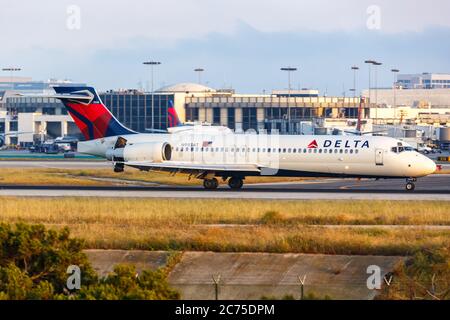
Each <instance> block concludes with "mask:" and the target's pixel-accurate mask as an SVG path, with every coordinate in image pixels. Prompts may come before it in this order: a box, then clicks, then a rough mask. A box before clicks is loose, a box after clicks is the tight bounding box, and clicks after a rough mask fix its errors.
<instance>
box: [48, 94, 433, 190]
mask: <svg viewBox="0 0 450 320" xmlns="http://www.w3.org/2000/svg"><path fill="white" fill-rule="evenodd" d="M54 89H55V91H56V95H54V96H53V97H54V98H57V99H60V100H61V101H62V102H63V103H64V105H65V107H66V108H67V110H68V112H69V114H70V115H71V116H72V118H73V119H74V121H75V123H76V124H77V126H78V127H79V129H80V130H81V132H82V133H83V135H84V137H85V139H86V141H84V142H80V143H79V145H78V151H79V152H81V153H86V154H91V155H96V156H100V157H104V158H106V159H108V160H110V161H112V162H113V163H114V170H115V171H116V172H121V171H123V170H124V167H125V166H130V167H134V168H138V169H140V170H146V171H149V170H159V171H168V172H172V173H177V172H183V173H188V174H190V175H191V176H194V177H196V178H198V179H201V180H203V185H204V187H205V189H216V188H217V187H218V185H219V181H218V179H222V180H223V181H227V182H228V185H229V187H230V188H232V189H240V188H242V186H243V183H244V180H245V177H247V176H283V177H341V178H373V179H406V182H407V183H406V190H408V191H412V190H414V188H415V184H414V182H415V181H416V180H417V178H419V177H423V176H426V175H429V174H431V173H433V172H434V171H435V170H436V164H435V163H434V162H433V161H432V160H430V159H429V158H427V157H426V156H424V155H422V154H420V153H418V152H416V151H415V150H414V149H413V148H412V147H411V146H409V145H408V144H406V143H404V142H402V141H400V140H396V139H393V138H388V137H381V136H313V135H312V136H290V135H285V136H280V135H255V134H248V135H247V134H235V133H232V132H231V133H220V132H218V131H217V132H214V131H213V132H210V133H205V132H204V131H202V130H200V131H196V130H195V129H192V130H183V131H182V132H181V133H180V134H177V133H176V132H175V133H172V134H171V133H166V134H142V133H137V132H134V131H132V130H130V129H128V128H126V127H124V126H123V125H122V124H121V123H119V121H118V120H117V119H116V118H115V117H114V116H113V115H112V114H111V113H110V112H109V110H108V109H107V108H106V107H105V106H104V105H103V103H102V102H101V100H100V98H99V96H98V94H97V92H96V91H95V89H94V88H91V87H64V86H61V87H54Z"/></svg>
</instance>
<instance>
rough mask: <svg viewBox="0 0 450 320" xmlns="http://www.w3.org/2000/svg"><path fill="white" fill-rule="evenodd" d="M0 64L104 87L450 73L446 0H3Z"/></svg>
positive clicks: (335, 84) (263, 86)
mask: <svg viewBox="0 0 450 320" xmlns="http://www.w3.org/2000/svg"><path fill="white" fill-rule="evenodd" d="M0 5H1V8H2V10H1V11H0V35H1V39H2V49H1V50H0V65H1V67H6V66H17V67H20V68H22V71H20V72H19V73H17V75H21V76H31V77H33V79H36V80H46V79H49V78H60V79H66V78H67V79H71V80H73V81H77V82H85V83H88V84H90V85H94V86H95V87H97V88H98V89H99V90H107V89H118V88H139V87H144V88H149V82H150V72H149V68H148V67H145V66H143V65H142V62H143V61H146V60H156V61H160V62H161V63H162V64H161V65H160V66H158V67H156V69H155V82H154V83H155V84H154V85H155V87H156V88H157V87H160V86H163V85H168V84H173V83H178V82H196V81H197V75H196V74H195V72H194V71H193V70H194V69H195V68H197V67H202V68H204V69H205V71H204V72H203V75H202V81H203V83H204V84H207V85H209V86H212V87H215V88H221V87H233V88H234V89H236V91H237V92H241V93H262V92H264V91H266V92H269V91H270V90H272V89H285V88H287V87H288V84H287V74H286V73H285V72H282V71H280V67H284V66H293V67H296V68H298V71H297V72H295V73H293V74H292V87H293V88H314V89H319V90H320V92H321V93H327V94H329V95H342V94H343V92H344V91H345V92H346V94H347V95H348V94H350V93H349V91H348V90H349V89H350V88H352V87H353V73H352V72H351V70H350V68H351V66H352V65H357V66H359V67H360V68H361V70H360V71H359V72H358V75H357V89H361V88H366V87H368V80H369V75H368V67H367V66H366V65H364V60H367V59H375V60H378V61H380V62H382V63H383V65H382V66H381V67H379V70H378V84H379V86H384V87H387V86H390V85H391V83H392V81H393V75H392V74H391V72H390V70H391V69H392V68H398V69H400V70H401V72H402V73H422V72H441V73H450V1H448V0H428V1H423V0H420V1H418V0H394V1H393V0H390V1H388V0H371V1H366V0H340V1H339V0H338V1H336V0H334V1H332V0H328V1H325V0H315V1H303V0H276V1H275V0H226V1H224V0H178V1H175V0H147V1H144V0H127V1H118V0H108V1H106V0H94V1H92V0H91V1H87V0H58V1H54V0H40V1H33V0H0Z"/></svg>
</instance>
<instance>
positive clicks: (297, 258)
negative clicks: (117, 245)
mask: <svg viewBox="0 0 450 320" xmlns="http://www.w3.org/2000/svg"><path fill="white" fill-rule="evenodd" d="M86 253H87V255H88V257H89V259H90V261H91V262H92V264H93V266H94V268H95V269H96V270H97V272H99V274H101V275H106V274H107V273H108V272H111V271H112V269H113V267H114V265H115V264H118V263H132V264H135V265H136V267H137V269H138V271H140V270H142V269H157V268H159V267H163V266H165V264H166V263H167V258H168V255H169V254H168V253H167V252H159V251H158V252H148V251H122V250H87V251H86ZM404 259H405V258H404V257H384V256H345V255H321V254H272V253H214V252H185V253H183V256H182V258H181V261H180V262H179V263H178V264H177V265H176V266H175V267H174V268H173V270H172V272H171V273H170V275H169V279H168V280H169V283H170V285H171V286H172V287H174V288H176V289H177V290H178V291H179V292H180V293H181V296H182V298H183V299H187V300H190V299H205V300H213V299H215V297H216V288H217V289H218V297H219V299H222V300H234V299H244V300H247V299H261V298H262V297H263V296H265V297H271V298H279V299H280V298H283V297H284V296H286V295H291V296H293V297H294V298H295V299H299V298H300V296H301V289H302V285H301V281H303V280H304V286H303V290H304V295H305V296H306V295H308V294H314V296H316V297H318V298H324V297H325V296H329V297H330V298H331V299H373V298H374V297H375V296H376V295H377V293H378V292H377V290H369V289H368V288H367V279H368V277H369V276H370V275H371V274H368V273H367V268H368V267H369V266H372V265H375V266H378V267H379V268H380V270H381V277H384V276H385V275H386V274H387V273H389V272H391V271H392V270H393V269H394V268H395V266H396V265H397V264H398V263H400V262H401V261H402V260H404ZM219 276H220V281H219V284H218V286H217V287H216V286H215V284H214V281H213V277H215V279H216V280H217V279H218V278H219ZM382 282H383V284H384V281H382Z"/></svg>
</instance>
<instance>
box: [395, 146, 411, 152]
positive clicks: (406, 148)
mask: <svg viewBox="0 0 450 320" xmlns="http://www.w3.org/2000/svg"><path fill="white" fill-rule="evenodd" d="M391 151H392V152H394V153H401V152H405V151H414V148H412V147H393V148H392V149H391Z"/></svg>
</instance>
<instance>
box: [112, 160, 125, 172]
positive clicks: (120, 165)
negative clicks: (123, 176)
mask: <svg viewBox="0 0 450 320" xmlns="http://www.w3.org/2000/svg"><path fill="white" fill-rule="evenodd" d="M124 170H125V169H124V165H123V163H117V162H116V163H115V164H114V172H115V173H119V172H123V171H124Z"/></svg>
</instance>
